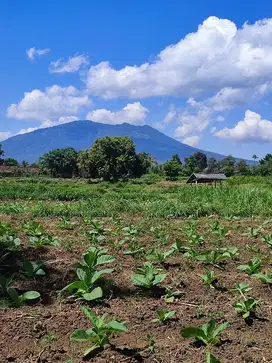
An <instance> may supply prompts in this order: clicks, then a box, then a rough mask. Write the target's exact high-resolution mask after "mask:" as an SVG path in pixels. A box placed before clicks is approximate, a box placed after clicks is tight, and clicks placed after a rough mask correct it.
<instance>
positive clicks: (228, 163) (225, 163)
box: [219, 155, 235, 176]
mask: <svg viewBox="0 0 272 363" xmlns="http://www.w3.org/2000/svg"><path fill="white" fill-rule="evenodd" d="M219 169H220V171H221V172H222V173H224V174H226V176H232V175H234V170H235V158H234V157H233V156H232V155H229V156H227V157H225V158H224V159H222V160H220V162H219Z"/></svg>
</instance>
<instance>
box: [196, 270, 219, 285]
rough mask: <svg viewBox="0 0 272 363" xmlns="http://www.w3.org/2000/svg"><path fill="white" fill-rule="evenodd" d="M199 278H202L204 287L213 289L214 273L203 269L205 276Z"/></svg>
mask: <svg viewBox="0 0 272 363" xmlns="http://www.w3.org/2000/svg"><path fill="white" fill-rule="evenodd" d="M199 276H200V277H201V278H202V280H203V282H204V285H208V286H210V287H212V288H214V286H213V283H215V282H216V281H217V277H216V276H215V273H214V271H212V270H208V269H206V268H205V274H203V275H199Z"/></svg>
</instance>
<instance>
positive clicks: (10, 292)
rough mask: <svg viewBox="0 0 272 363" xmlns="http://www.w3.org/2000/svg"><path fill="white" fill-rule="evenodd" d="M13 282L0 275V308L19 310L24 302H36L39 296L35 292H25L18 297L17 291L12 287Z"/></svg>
mask: <svg viewBox="0 0 272 363" xmlns="http://www.w3.org/2000/svg"><path fill="white" fill-rule="evenodd" d="M13 284H14V280H13V279H12V277H11V278H7V277H5V276H1V275H0V299H1V300H0V306H2V307H15V308H19V307H20V306H21V305H23V304H24V303H25V302H27V301H30V300H36V299H38V298H39V297H40V296H41V295H40V293H39V292H37V291H26V292H25V293H23V294H21V295H19V293H18V291H17V290H16V289H15V288H13V287H12V285H13Z"/></svg>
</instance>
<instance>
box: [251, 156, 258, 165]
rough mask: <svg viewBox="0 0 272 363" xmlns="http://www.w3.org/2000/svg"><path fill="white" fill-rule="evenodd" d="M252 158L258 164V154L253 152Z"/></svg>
mask: <svg viewBox="0 0 272 363" xmlns="http://www.w3.org/2000/svg"><path fill="white" fill-rule="evenodd" d="M252 159H253V160H254V165H255V166H256V161H257V159H259V156H257V155H256V154H253V155H252Z"/></svg>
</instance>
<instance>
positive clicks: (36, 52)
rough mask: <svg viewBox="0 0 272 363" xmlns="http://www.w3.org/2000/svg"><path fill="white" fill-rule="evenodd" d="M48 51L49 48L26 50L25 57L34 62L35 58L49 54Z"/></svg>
mask: <svg viewBox="0 0 272 363" xmlns="http://www.w3.org/2000/svg"><path fill="white" fill-rule="evenodd" d="M50 50H51V49H50V48H44V49H36V48H35V47H33V48H29V49H27V50H26V55H27V56H28V58H29V59H30V60H34V59H35V58H38V57H40V56H42V55H45V54H47V53H49V52H50Z"/></svg>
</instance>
